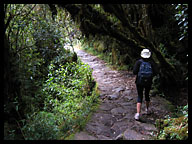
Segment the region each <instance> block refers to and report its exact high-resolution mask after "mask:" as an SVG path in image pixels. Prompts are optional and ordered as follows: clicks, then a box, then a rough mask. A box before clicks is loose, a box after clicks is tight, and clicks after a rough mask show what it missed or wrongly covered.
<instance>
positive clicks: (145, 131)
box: [74, 49, 169, 140]
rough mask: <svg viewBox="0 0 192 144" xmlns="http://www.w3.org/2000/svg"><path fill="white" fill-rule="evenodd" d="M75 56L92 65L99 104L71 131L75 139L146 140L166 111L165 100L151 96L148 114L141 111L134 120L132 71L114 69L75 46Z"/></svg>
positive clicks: (134, 89)
mask: <svg viewBox="0 0 192 144" xmlns="http://www.w3.org/2000/svg"><path fill="white" fill-rule="evenodd" d="M75 51H76V52H77V55H78V57H80V59H81V60H82V61H83V62H84V63H87V64H89V65H90V67H91V68H92V69H93V77H94V79H95V80H96V81H97V83H98V88H99V90H100V98H101V101H102V102H101V105H100V107H99V109H98V110H97V111H96V112H95V113H94V114H93V115H92V118H91V119H90V121H89V122H88V123H87V124H86V126H85V129H84V130H83V131H81V132H78V133H76V134H75V136H74V139H75V140H117V139H124V140H148V139H151V137H152V136H151V134H152V132H156V131H157V130H156V128H155V125H154V124H155V120H156V119H157V118H161V117H163V116H164V115H166V114H167V113H169V111H168V109H169V107H168V102H167V101H166V100H165V99H163V98H161V97H158V96H155V97H151V110H152V113H151V114H150V115H146V114H145V113H144V109H145V104H144V103H143V105H142V117H141V121H135V119H134V114H135V113H136V99H137V92H136V87H135V83H134V82H135V76H134V75H133V74H132V72H127V71H116V70H112V69H110V68H109V67H107V65H106V63H105V62H104V61H102V60H100V59H99V58H97V57H96V56H92V55H90V54H87V53H86V52H84V51H83V50H78V49H76V50H75Z"/></svg>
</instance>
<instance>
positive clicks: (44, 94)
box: [22, 61, 99, 140]
mask: <svg viewBox="0 0 192 144" xmlns="http://www.w3.org/2000/svg"><path fill="white" fill-rule="evenodd" d="M96 89H97V86H96V83H95V81H94V79H93V78H92V70H91V69H90V68H89V66H88V65H86V64H83V63H82V62H80V61H78V62H77V63H75V62H72V63H66V64H65V65H60V66H59V68H57V69H55V65H54V64H51V65H50V66H49V74H48V79H47V80H46V81H45V82H44V84H43V88H42V90H41V97H39V98H41V101H42V99H43V101H44V104H43V108H41V110H40V111H38V112H34V113H33V114H31V115H28V118H27V120H26V121H25V125H24V127H23V128H22V132H23V136H24V138H25V139H26V140H44V139H46V140H48V139H51V140H53V139H65V138H67V137H68V136H69V135H71V134H72V133H75V132H76V131H77V130H79V129H82V128H83V127H84V125H85V123H86V121H87V117H88V116H89V114H90V112H91V111H92V110H93V109H94V108H95V105H96V104H97V103H98V102H99V101H98V93H97V90H96Z"/></svg>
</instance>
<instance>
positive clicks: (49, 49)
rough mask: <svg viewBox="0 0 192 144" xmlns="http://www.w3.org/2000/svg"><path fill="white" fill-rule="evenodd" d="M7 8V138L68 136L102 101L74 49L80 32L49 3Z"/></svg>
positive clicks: (67, 16)
mask: <svg viewBox="0 0 192 144" xmlns="http://www.w3.org/2000/svg"><path fill="white" fill-rule="evenodd" d="M4 12H5V20H4V21H5V25H4V26H5V31H4V32H5V34H4V139H25V140H28V139H36V140H39V139H65V138H66V137H67V136H69V135H70V134H71V133H72V132H75V130H76V129H80V128H81V127H83V125H84V123H85V122H86V120H87V118H86V117H88V116H89V113H90V111H91V110H92V108H93V104H96V103H97V102H98V94H97V93H96V83H95V81H94V79H93V78H92V70H91V69H90V68H89V66H88V65H85V64H83V63H82V62H81V61H80V60H79V59H78V58H77V55H76V53H75V52H74V51H73V47H71V46H72V45H74V44H75V42H76V41H75V39H76V38H75V37H79V36H80V32H79V31H78V30H77V28H76V27H73V26H74V24H73V22H72V20H71V19H70V16H69V14H68V13H66V12H65V11H64V10H62V9H58V14H57V16H56V17H52V14H51V11H50V7H49V6H48V5H39V4H6V5H4ZM69 47H70V48H71V50H70V49H69Z"/></svg>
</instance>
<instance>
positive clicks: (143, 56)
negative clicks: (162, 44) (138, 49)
mask: <svg viewBox="0 0 192 144" xmlns="http://www.w3.org/2000/svg"><path fill="white" fill-rule="evenodd" d="M150 56H151V55H146V54H141V57H142V58H150Z"/></svg>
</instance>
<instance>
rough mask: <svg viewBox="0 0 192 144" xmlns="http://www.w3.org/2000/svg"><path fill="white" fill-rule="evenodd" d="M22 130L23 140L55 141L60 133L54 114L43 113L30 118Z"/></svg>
mask: <svg viewBox="0 0 192 144" xmlns="http://www.w3.org/2000/svg"><path fill="white" fill-rule="evenodd" d="M22 129H23V132H24V133H25V140H44V139H47V140H50V139H57V138H58V136H59V132H60V130H59V128H58V125H57V119H56V117H55V116H54V114H53V113H49V112H45V111H40V112H38V113H37V114H35V115H33V116H31V117H30V118H29V119H28V122H27V124H26V125H25V126H24V127H23V128H22Z"/></svg>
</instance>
